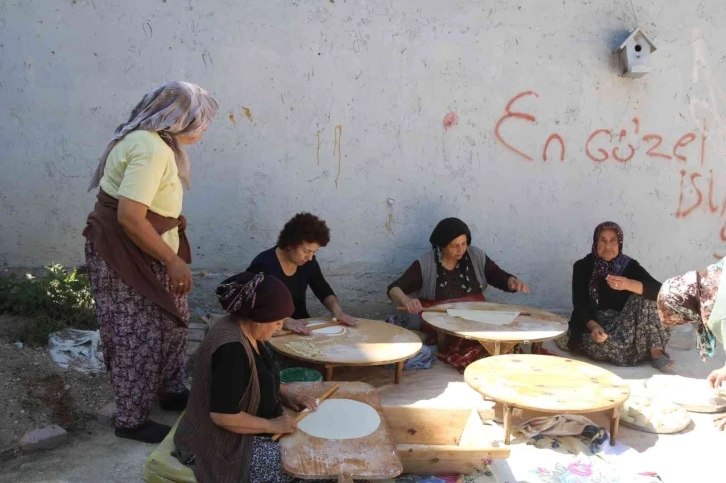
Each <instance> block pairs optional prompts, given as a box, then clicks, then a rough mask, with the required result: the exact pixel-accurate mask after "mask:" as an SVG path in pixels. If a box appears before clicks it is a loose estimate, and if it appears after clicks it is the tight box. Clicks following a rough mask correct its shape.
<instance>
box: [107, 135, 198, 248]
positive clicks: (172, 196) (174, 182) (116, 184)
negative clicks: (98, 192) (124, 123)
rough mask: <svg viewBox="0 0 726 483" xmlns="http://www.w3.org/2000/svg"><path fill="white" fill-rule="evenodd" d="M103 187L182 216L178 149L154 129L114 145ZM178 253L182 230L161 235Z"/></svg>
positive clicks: (159, 210)
mask: <svg viewBox="0 0 726 483" xmlns="http://www.w3.org/2000/svg"><path fill="white" fill-rule="evenodd" d="M101 188H102V189H103V191H105V192H106V193H108V194H109V195H110V196H112V197H114V198H116V199H118V198H119V197H121V196H123V197H124V198H128V199H130V200H134V201H137V202H139V203H142V204H144V205H146V206H148V207H149V210H151V211H153V212H154V213H156V214H159V215H161V216H168V217H171V218H178V217H179V215H180V214H181V211H182V201H183V197H184V189H183V187H182V183H181V179H179V170H178V169H177V167H176V160H175V157H174V151H172V150H171V148H170V147H169V146H168V145H167V144H166V143H165V142H164V140H163V139H161V137H160V136H159V135H158V134H157V133H155V132H152V131H142V130H138V131H132V132H130V133H129V134H127V135H126V136H124V138H123V139H121V141H119V142H118V143H117V144H116V146H114V147H113V149H112V150H111V152H110V153H109V155H108V159H107V160H106V167H105V169H104V170H103V178H101ZM161 238H162V239H163V240H164V241H165V242H166V244H167V245H169V247H171V249H172V250H174V253H177V252H178V251H179V231H178V230H177V229H176V228H175V229H173V230H169V231H168V232H166V233H164V234H162V235H161Z"/></svg>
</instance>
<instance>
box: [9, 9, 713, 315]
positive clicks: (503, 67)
mask: <svg viewBox="0 0 726 483" xmlns="http://www.w3.org/2000/svg"><path fill="white" fill-rule="evenodd" d="M518 3H526V5H522V6H518V5H517V4H518ZM633 4H634V6H635V11H634V12H633V10H631V5H630V2H626V1H617V2H615V1H584V2H572V1H571V2H562V1H559V0H558V1H555V0H539V1H537V2H534V1H532V2H491V1H484V2H482V1H471V0H450V1H446V2H443V1H441V0H398V1H391V0H359V1H354V0H347V1H344V0H335V1H333V0H316V1H305V0H267V1H264V2H263V1H256V2H239V1H231V0H204V1H201V0H187V1H181V0H180V1H177V0H174V1H171V0H170V1H167V0H163V1H159V0H154V1H150V0H127V1H125V2H115V1H110V0H64V1H62V2H51V1H49V0H22V1H20V0H17V1H5V0H3V1H0V96H1V97H0V102H1V103H2V109H0V146H2V151H1V154H0V166H1V167H2V174H1V175H0V176H1V179H0V265H2V266H6V267H23V266H37V265H41V264H44V263H47V262H51V261H57V262H62V263H65V264H74V263H81V262H82V259H83V257H82V253H83V252H82V246H83V240H82V238H81V236H80V231H81V229H82V227H83V225H84V219H85V216H86V214H87V212H88V211H89V209H90V208H91V206H92V204H93V194H87V193H86V191H85V188H86V186H87V183H88V179H89V176H90V173H91V172H92V170H93V168H94V166H95V163H96V160H97V157H98V155H100V153H101V152H102V151H103V148H104V146H105V144H106V142H107V140H108V138H109V135H110V134H111V133H112V131H113V129H114V128H115V127H116V125H118V124H119V123H120V122H122V121H124V120H125V118H126V117H127V116H128V113H129V111H130V109H131V107H132V106H133V105H134V104H135V103H136V102H137V101H138V100H139V99H140V98H141V96H142V95H143V94H144V93H145V92H147V91H148V90H150V89H152V88H154V87H155V86H156V85H157V84H159V83H160V82H162V81H164V80H167V79H183V80H189V81H192V82H196V83H199V84H200V85H202V86H204V87H205V88H207V89H208V90H209V91H211V92H212V93H213V94H214V95H215V96H216V97H217V98H218V100H219V102H220V104H221V109H220V113H219V116H218V118H217V119H216V120H215V122H214V124H213V125H212V127H211V129H210V130H209V131H208V133H207V136H206V137H205V139H204V140H203V142H201V143H199V144H198V145H197V146H195V147H192V148H191V150H190V155H191V158H192V160H193V184H194V189H193V190H192V191H191V192H189V193H188V194H187V196H186V198H185V206H186V208H185V213H186V215H187V216H188V218H189V220H190V223H191V228H190V231H191V236H192V240H193V244H194V251H195V254H196V260H195V264H194V267H195V269H197V270H199V271H202V272H204V273H205V274H206V276H205V277H203V278H200V280H202V281H203V283H202V285H204V290H199V291H197V298H199V297H202V298H203V296H208V294H209V291H208V290H209V287H211V286H213V285H214V284H215V283H216V282H217V281H218V280H219V279H220V277H221V276H223V274H224V273H226V272H229V271H238V270H241V269H243V268H245V267H246V265H247V263H248V262H249V261H250V260H251V258H252V257H253V256H254V255H255V254H256V253H257V252H259V251H260V250H262V249H264V248H267V247H269V246H271V244H273V242H274V240H275V237H276V235H277V233H278V231H279V229H280V228H281V226H282V224H283V223H284V222H285V221H286V220H287V219H288V218H289V217H290V216H291V215H292V214H294V213H295V212H297V211H301V210H309V211H312V212H314V213H317V214H318V215H320V216H322V217H323V218H325V219H326V220H327V221H328V223H329V225H330V227H331V230H332V236H333V238H332V242H331V244H330V245H329V246H328V247H327V248H325V249H323V250H321V252H320V255H319V258H320V260H321V262H322V265H323V269H324V271H325V273H326V274H327V275H328V277H329V278H330V280H331V283H332V284H333V286H334V288H335V289H336V290H337V292H338V293H339V295H340V296H341V299H342V301H343V305H344V306H346V307H350V308H352V309H353V310H352V311H353V312H355V313H357V314H359V315H365V314H378V313H382V312H383V311H385V310H387V308H386V306H385V304H386V298H385V295H384V291H385V286H386V285H387V284H388V283H389V282H390V281H391V280H393V279H394V278H395V277H396V276H397V274H399V273H400V272H402V270H403V269H404V268H405V267H406V266H407V265H408V264H409V263H410V262H411V261H412V260H413V259H414V258H415V257H416V256H418V255H419V254H420V253H421V252H422V251H423V250H425V249H427V246H428V244H427V239H428V235H429V233H430V231H431V229H432V227H433V226H434V225H435V223H436V222H437V221H438V220H439V219H440V218H443V217H446V216H459V217H461V218H462V219H464V220H465V221H467V222H468V223H469V224H470V226H471V227H472V229H473V232H474V242H475V244H476V245H478V246H480V247H482V248H483V249H484V250H485V251H486V252H487V253H488V254H489V255H490V256H491V257H492V258H493V259H494V260H496V261H497V262H499V263H500V265H501V266H502V267H504V268H505V269H507V270H509V271H511V272H513V273H515V274H518V275H519V276H520V277H521V278H522V279H524V280H526V281H528V282H529V283H530V284H531V286H532V294H531V295H529V296H528V297H511V296H506V295H502V294H496V290H492V291H491V295H492V296H493V297H495V298H497V299H499V300H507V301H518V302H525V303H529V304H532V305H538V306H542V307H548V308H555V309H557V308H567V307H568V306H569V303H570V302H569V298H570V293H569V292H570V289H569V285H570V274H571V264H572V262H574V261H575V260H576V259H577V258H579V257H581V256H583V255H585V254H586V253H587V252H588V251H589V249H590V237H591V233H592V229H593V228H594V226H595V225H596V224H597V223H598V222H600V221H603V220H605V219H613V220H616V221H618V222H620V223H621V224H622V226H623V228H624V230H625V233H626V237H627V238H626V245H625V246H626V251H627V253H629V254H630V255H631V256H633V257H635V258H638V259H639V260H640V261H641V263H643V264H644V265H645V266H646V267H647V268H648V269H650V270H651V271H652V273H653V274H654V275H655V276H656V277H659V278H661V279H664V278H666V277H668V276H671V275H674V274H677V273H679V272H684V271H686V270H689V269H693V268H696V267H704V266H705V265H706V264H708V263H709V262H710V261H712V260H713V259H714V257H715V256H716V255H717V254H722V255H726V230H724V228H723V227H724V218H725V216H726V213H725V212H724V207H725V206H726V205H725V203H726V165H725V164H724V157H723V154H722V153H723V147H724V141H725V140H726V137H725V135H726V131H725V130H724V127H725V126H724V120H723V117H722V116H724V115H726V112H724V91H723V89H722V84H723V83H726V81H725V80H723V79H724V74H726V63H725V62H724V60H725V59H726V30H724V28H723V27H722V26H721V19H723V18H726V4H725V3H724V2H723V1H721V0H704V1H702V2H700V3H693V2H687V1H685V0H677V1H675V0H674V1H671V2H661V1H655V0H652V1H645V0H638V1H635V2H633ZM636 16H637V21H638V22H639V24H640V26H642V27H643V28H644V29H645V30H646V32H647V33H648V34H649V35H650V36H651V37H652V38H653V39H654V40H655V42H656V44H657V46H658V50H657V52H655V53H654V54H653V56H652V59H651V60H652V68H653V72H652V73H651V74H650V75H648V76H646V77H644V78H642V79H639V80H629V79H624V78H621V77H619V76H618V75H617V70H618V63H617V59H616V58H615V57H614V56H612V55H611V51H612V50H613V49H614V48H615V47H617V45H618V44H619V43H620V42H621V41H622V40H623V39H624V38H625V37H626V36H627V33H628V31H630V30H632V29H633V28H634V27H635V26H636ZM508 103H510V104H511V105H510V109H509V112H510V113H511V114H510V115H507V114H506V113H507V111H506V106H507V105H508ZM497 125H498V126H499V129H497ZM548 139H550V142H549V143H547V141H548ZM560 140H561V141H560ZM588 140H589V142H588ZM546 145H548V149H547V151H546V154H547V156H546V160H544V159H543V158H544V156H543V150H544V147H545V146H546ZM631 153H632V157H631Z"/></svg>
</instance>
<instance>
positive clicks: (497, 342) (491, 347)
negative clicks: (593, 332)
mask: <svg viewBox="0 0 726 483" xmlns="http://www.w3.org/2000/svg"><path fill="white" fill-rule="evenodd" d="M448 309H458V310H477V311H478V310H481V311H502V312H519V313H520V315H519V316H518V317H517V318H516V319H515V320H514V322H513V323H511V324H509V325H489V324H486V323H483V322H474V321H472V320H467V319H462V318H460V317H452V316H450V315H448V314H447V313H446V311H447V310H448ZM421 317H422V318H423V320H425V321H426V322H427V323H428V324H430V325H431V326H432V327H434V328H435V329H436V331H437V332H438V335H439V349H440V350H443V349H444V348H443V345H444V340H443V339H444V336H445V335H446V334H448V335H453V336H455V337H461V338H463V339H471V340H476V341H479V343H480V344H481V345H482V346H484V348H485V349H486V350H487V352H489V354H491V355H493V356H498V355H500V354H506V353H508V352H509V351H511V350H512V349H513V348H514V346H516V345H517V344H522V343H532V344H533V345H532V350H533V351H534V350H535V347H537V346H540V345H542V342H544V341H546V340H551V339H557V338H558V337H561V336H562V335H564V334H566V333H567V320H566V319H564V318H562V317H560V316H559V315H555V314H553V313H550V312H546V311H544V310H540V309H536V308H534V307H527V306H524V305H508V304H495V303H490V302H455V303H450V304H442V305H436V306H434V307H430V308H428V309H425V310H424V312H423V313H422V314H421Z"/></svg>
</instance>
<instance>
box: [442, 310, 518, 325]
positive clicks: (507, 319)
mask: <svg viewBox="0 0 726 483" xmlns="http://www.w3.org/2000/svg"><path fill="white" fill-rule="evenodd" d="M446 313H447V314H448V315H450V316H451V317H460V318H462V319H466V320H471V321H472V322H481V323H484V324H489V325H509V324H511V323H512V322H514V320H515V319H516V318H517V317H518V316H519V312H500V311H495V310H458V309H447V310H446Z"/></svg>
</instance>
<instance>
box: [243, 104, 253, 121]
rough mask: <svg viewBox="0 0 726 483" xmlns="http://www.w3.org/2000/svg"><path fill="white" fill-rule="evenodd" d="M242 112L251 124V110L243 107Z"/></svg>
mask: <svg viewBox="0 0 726 483" xmlns="http://www.w3.org/2000/svg"><path fill="white" fill-rule="evenodd" d="M242 112H244V113H245V117H246V118H247V119H249V120H250V122H251V121H252V111H250V108H249V107H245V106H242Z"/></svg>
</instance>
